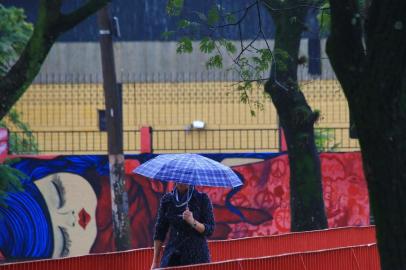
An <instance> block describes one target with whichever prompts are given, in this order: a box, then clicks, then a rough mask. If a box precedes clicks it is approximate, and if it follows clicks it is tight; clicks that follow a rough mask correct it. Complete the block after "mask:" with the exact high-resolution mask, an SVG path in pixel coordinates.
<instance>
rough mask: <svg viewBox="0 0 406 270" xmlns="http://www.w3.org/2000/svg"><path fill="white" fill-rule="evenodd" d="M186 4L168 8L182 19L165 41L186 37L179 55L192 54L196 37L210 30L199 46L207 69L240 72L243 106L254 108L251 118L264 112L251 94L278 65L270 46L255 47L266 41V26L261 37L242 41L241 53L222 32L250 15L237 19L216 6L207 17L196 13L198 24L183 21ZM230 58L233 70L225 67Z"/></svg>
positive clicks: (176, 2) (180, 43) (170, 4)
mask: <svg viewBox="0 0 406 270" xmlns="http://www.w3.org/2000/svg"><path fill="white" fill-rule="evenodd" d="M183 4H184V3H183V1H181V0H170V1H169V2H168V4H167V6H166V10H167V13H168V15H169V16H173V17H179V20H178V23H177V28H176V29H174V30H172V31H166V32H164V33H163V34H162V36H163V37H164V38H168V37H169V36H171V35H173V34H174V33H175V32H180V33H185V34H184V36H182V37H181V38H180V39H179V41H178V43H177V50H176V51H177V53H192V52H193V50H194V48H193V45H194V44H193V33H194V32H195V30H196V29H202V28H205V29H207V30H208V34H207V36H204V37H203V38H202V39H201V40H200V41H199V42H198V43H199V44H198V50H200V52H202V53H204V54H207V55H208V59H207V61H206V62H205V66H206V68H207V69H209V70H210V69H222V68H227V71H232V72H236V73H237V74H238V76H239V78H240V80H239V82H238V84H237V87H236V90H237V91H239V92H240V99H241V101H242V102H243V103H246V104H248V105H249V106H250V110H251V114H252V115H255V111H256V110H258V109H262V108H263V104H261V102H260V101H259V100H258V99H255V100H252V97H251V92H252V89H253V87H254V85H255V84H258V83H259V84H262V83H264V82H265V81H266V80H267V78H265V77H266V76H264V74H265V73H266V72H267V71H269V69H270V68H271V65H272V64H274V63H275V59H274V55H273V53H272V51H271V49H270V46H269V45H268V44H266V46H265V47H263V48H257V47H254V46H253V43H254V41H255V40H257V39H258V38H263V39H265V36H264V33H263V31H262V26H261V25H259V30H258V34H257V37H256V38H255V39H254V40H253V41H251V42H249V43H248V44H244V42H243V41H242V40H241V42H240V48H239V49H238V50H237V46H236V42H233V41H230V40H227V39H225V38H222V37H221V34H220V32H219V30H221V29H222V28H224V27H229V26H230V27H238V25H239V24H240V23H241V22H242V21H243V19H244V17H245V16H246V14H245V15H244V14H243V15H242V17H240V18H237V16H236V14H237V13H236V12H229V11H227V10H225V9H224V8H223V7H222V6H221V5H213V6H211V8H210V9H209V10H208V12H207V13H202V12H199V11H192V12H191V14H193V15H194V16H190V17H192V18H195V19H194V20H189V19H184V18H181V17H180V16H181V14H183V13H185V12H186V11H185V10H184V7H183ZM255 7H259V2H258V1H257V2H254V3H251V4H249V5H248V6H247V7H246V9H247V10H246V11H247V12H248V11H249V10H251V9H252V10H254V8H255ZM225 57H229V58H231V59H232V61H233V64H232V65H231V66H230V67H224V59H225Z"/></svg>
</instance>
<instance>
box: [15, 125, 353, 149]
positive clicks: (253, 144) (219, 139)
mask: <svg viewBox="0 0 406 270" xmlns="http://www.w3.org/2000/svg"><path fill="white" fill-rule="evenodd" d="M348 132H349V130H348V128H328V129H326V128H316V129H315V134H316V144H317V147H318V149H319V150H320V151H341V152H343V151H357V150H359V145H358V141H357V140H353V139H349V137H348ZM10 135H11V136H10V140H11V141H10V143H11V144H12V145H15V143H14V142H13V141H12V140H13V138H15V137H16V136H14V135H18V136H20V137H21V138H24V137H26V138H27V134H25V133H23V132H11V134H10ZM32 135H33V136H32V137H33V138H34V140H31V141H30V140H28V143H27V144H25V145H20V146H19V145H16V146H15V147H14V148H13V152H14V154H30V153H32V152H31V151H30V149H36V148H38V151H39V152H40V153H43V154H60V153H63V154H86V153H94V154H105V153H106V152H107V134H106V132H98V131H34V132H32ZM123 135H124V139H123V142H124V152H125V153H127V154H130V153H139V151H140V132H139V131H138V130H126V131H124V134H123ZM30 144H31V145H30ZM34 145H35V146H36V147H32V146H34ZM152 149H153V150H154V152H156V153H175V152H199V153H210V152H215V153H225V152H277V151H280V150H281V141H280V133H279V130H278V129H276V128H271V129H265V128H264V129H207V130H202V131H198V130H193V131H185V130H182V129H173V130H160V129H157V130H153V132H152Z"/></svg>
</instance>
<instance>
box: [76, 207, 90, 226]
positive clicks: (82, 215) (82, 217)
mask: <svg viewBox="0 0 406 270" xmlns="http://www.w3.org/2000/svg"><path fill="white" fill-rule="evenodd" d="M89 222H90V215H89V214H88V213H87V212H86V210H85V209H84V208H82V210H80V212H79V225H80V226H81V227H82V228H83V229H86V226H87V224H89Z"/></svg>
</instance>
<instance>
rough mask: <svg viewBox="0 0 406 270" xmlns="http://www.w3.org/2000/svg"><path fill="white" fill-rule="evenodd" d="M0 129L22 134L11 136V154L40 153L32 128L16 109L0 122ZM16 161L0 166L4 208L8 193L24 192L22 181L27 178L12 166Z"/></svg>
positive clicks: (1, 202) (0, 196)
mask: <svg viewBox="0 0 406 270" xmlns="http://www.w3.org/2000/svg"><path fill="white" fill-rule="evenodd" d="M0 127H2V128H9V129H10V128H11V129H13V130H18V131H19V133H21V135H19V133H11V134H10V137H9V151H10V152H11V153H15V154H16V153H30V154H36V153H38V145H37V142H36V139H35V137H34V136H33V135H32V132H31V130H30V127H29V126H28V124H26V123H24V122H23V121H21V119H20V115H19V113H18V112H17V111H16V110H15V109H12V110H11V111H10V112H9V114H7V116H6V117H5V119H3V120H2V121H0ZM16 161H18V159H14V160H6V161H5V162H4V164H0V206H3V207H4V206H6V205H5V203H4V198H5V197H6V196H7V193H8V192H17V191H21V190H23V189H22V186H21V180H20V179H22V178H25V177H26V175H25V174H23V173H21V172H20V171H19V170H16V169H14V168H13V167H11V166H10V165H11V164H12V163H14V162H16Z"/></svg>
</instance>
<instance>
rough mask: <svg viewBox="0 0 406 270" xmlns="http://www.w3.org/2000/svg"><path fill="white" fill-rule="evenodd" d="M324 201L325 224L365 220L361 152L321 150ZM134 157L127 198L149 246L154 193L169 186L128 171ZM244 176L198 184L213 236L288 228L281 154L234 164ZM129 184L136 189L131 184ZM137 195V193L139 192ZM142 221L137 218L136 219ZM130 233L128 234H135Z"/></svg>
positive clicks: (285, 164) (143, 242) (285, 160)
mask: <svg viewBox="0 0 406 270" xmlns="http://www.w3.org/2000/svg"><path fill="white" fill-rule="evenodd" d="M321 164H322V181H323V190H324V201H325V206H326V213H327V217H328V224H329V227H330V228H335V227H344V226H363V225H369V200H368V191H367V186H366V182H365V179H364V175H363V171H362V161H361V155H360V153H324V154H321ZM136 166H138V162H137V161H134V160H128V161H127V164H126V168H127V169H126V171H127V173H128V174H127V175H128V177H129V179H130V184H129V198H131V200H132V204H131V206H130V209H131V212H132V213H134V215H132V217H131V221H132V224H133V229H134V230H135V231H136V235H139V236H134V237H137V238H139V239H137V240H134V241H133V242H134V244H136V246H137V247H140V246H148V245H151V244H152V243H151V240H150V236H151V234H152V231H151V229H152V228H153V225H154V217H155V215H156V209H157V207H158V204H159V196H157V195H156V194H157V193H158V194H162V193H164V192H168V191H170V190H171V189H172V186H171V185H163V184H161V183H160V182H158V181H149V180H147V179H145V178H143V177H141V176H138V175H134V174H132V173H131V172H132V170H133V169H134V168H135V167H136ZM232 169H233V170H234V171H235V172H236V173H237V174H239V176H240V177H241V178H242V179H243V182H244V185H243V187H242V188H241V189H240V190H234V191H231V190H230V189H221V188H209V187H203V188H202V187H200V188H199V189H200V190H201V191H204V192H206V193H208V194H209V196H210V198H211V200H212V203H213V206H214V214H215V218H216V230H215V233H214V235H213V237H212V238H213V239H234V238H241V237H251V236H266V235H274V234H280V233H286V232H289V231H290V206H289V196H290V194H289V175H290V173H289V162H288V157H287V155H281V156H278V157H275V158H272V159H267V160H263V161H259V162H255V163H250V164H245V165H240V166H233V167H232ZM134 185H135V186H137V189H134ZM140 194H142V196H141V197H140ZM141 221H142V222H141ZM134 237H133V238H134Z"/></svg>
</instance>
